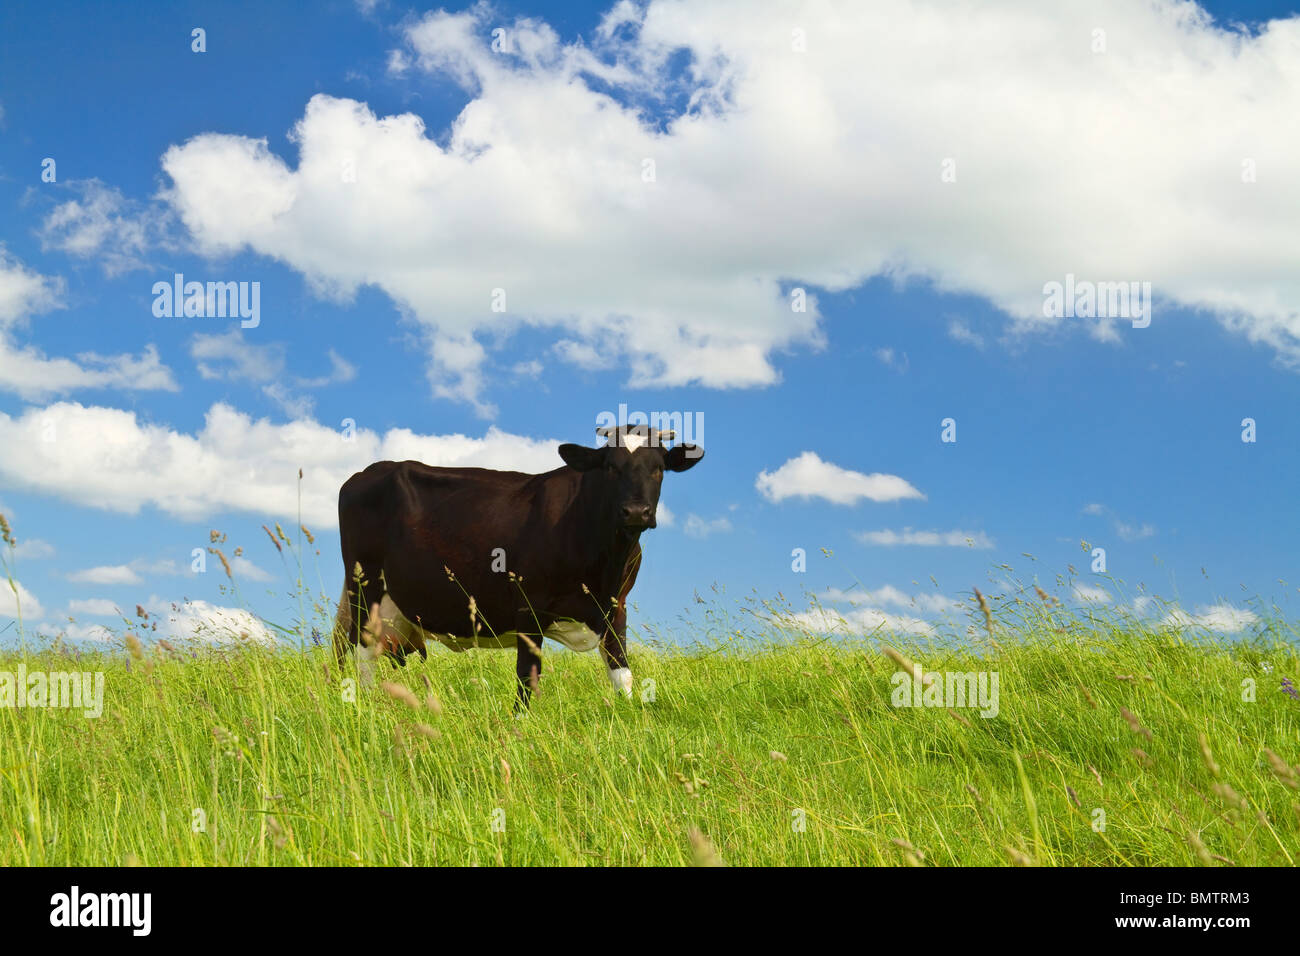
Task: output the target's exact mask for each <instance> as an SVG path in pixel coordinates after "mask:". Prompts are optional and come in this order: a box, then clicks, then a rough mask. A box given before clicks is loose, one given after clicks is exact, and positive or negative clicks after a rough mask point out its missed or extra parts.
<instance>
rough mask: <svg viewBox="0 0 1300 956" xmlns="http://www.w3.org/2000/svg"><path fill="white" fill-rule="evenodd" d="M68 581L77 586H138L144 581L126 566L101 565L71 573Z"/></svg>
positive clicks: (132, 569)
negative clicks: (73, 582) (75, 583)
mask: <svg viewBox="0 0 1300 956" xmlns="http://www.w3.org/2000/svg"><path fill="white" fill-rule="evenodd" d="M68 580H69V581H75V582H77V583H78V584H139V583H140V582H141V581H142V580H144V579H143V578H141V577H140V575H138V574H136V572H135V569H134V568H131V567H129V566H128V565H125V564H101V565H99V566H98V567H94V568H84V569H82V570H81V571H73V572H72V573H70V574H69V575H68Z"/></svg>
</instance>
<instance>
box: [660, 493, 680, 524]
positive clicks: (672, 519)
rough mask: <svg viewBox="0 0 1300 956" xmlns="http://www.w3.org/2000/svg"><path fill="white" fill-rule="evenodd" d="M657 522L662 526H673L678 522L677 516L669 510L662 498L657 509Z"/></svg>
mask: <svg viewBox="0 0 1300 956" xmlns="http://www.w3.org/2000/svg"><path fill="white" fill-rule="evenodd" d="M655 522H656V523H657V524H658V525H659V527H661V528H671V527H672V526H673V525H674V524H676V523H677V516H676V515H675V514H673V513H672V512H671V511H669V510H668V506H667V505H666V504H664V502H663V499H662V498H660V499H659V507H658V509H656V511H655Z"/></svg>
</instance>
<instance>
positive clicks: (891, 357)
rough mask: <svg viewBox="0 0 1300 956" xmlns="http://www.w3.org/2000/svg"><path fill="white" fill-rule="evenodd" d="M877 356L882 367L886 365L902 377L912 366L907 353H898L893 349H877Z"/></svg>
mask: <svg viewBox="0 0 1300 956" xmlns="http://www.w3.org/2000/svg"><path fill="white" fill-rule="evenodd" d="M875 356H876V358H877V359H878V360H879V361H880V364H881V365H884V366H885V367H886V368H892V369H893V370H894V371H896V372H898V373H899V374H900V375H901V374H902V373H903V372H906V371H907V370H908V368H909V367H910V366H911V364H912V363H911V362H910V361H909V360H908V358H907V353H906V352H897V351H895V350H894V349H892V348H879V349H876V351H875Z"/></svg>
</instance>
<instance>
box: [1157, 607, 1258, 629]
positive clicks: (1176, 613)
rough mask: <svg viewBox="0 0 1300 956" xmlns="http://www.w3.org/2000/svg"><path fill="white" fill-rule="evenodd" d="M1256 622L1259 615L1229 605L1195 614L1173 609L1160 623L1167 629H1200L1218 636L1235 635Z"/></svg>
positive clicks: (1209, 608) (1200, 609)
mask: <svg viewBox="0 0 1300 956" xmlns="http://www.w3.org/2000/svg"><path fill="white" fill-rule="evenodd" d="M1258 621H1259V615H1258V614H1256V613H1255V612H1254V611H1249V610H1246V609H1245V608H1236V607H1233V606H1232V605H1230V604H1214V605H1211V606H1209V607H1198V608H1197V609H1196V613H1195V614H1188V613H1187V612H1186V611H1184V610H1182V609H1181V608H1178V609H1175V610H1173V611H1171V612H1170V613H1169V614H1168V615H1166V616H1165V618H1164V620H1163V621H1161V623H1162V624H1164V625H1166V626H1169V627H1179V628H1200V629H1203V630H1207V631H1215V632H1217V633H1220V634H1235V633H1237V632H1238V631H1244V630H1245V629H1246V628H1248V627H1250V626H1251V625H1252V624H1255V623H1257V622H1258Z"/></svg>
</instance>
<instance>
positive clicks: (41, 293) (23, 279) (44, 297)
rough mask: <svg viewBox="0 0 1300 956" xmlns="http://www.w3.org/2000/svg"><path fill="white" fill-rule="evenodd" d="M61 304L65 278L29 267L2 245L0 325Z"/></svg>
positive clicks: (0, 256)
mask: <svg viewBox="0 0 1300 956" xmlns="http://www.w3.org/2000/svg"><path fill="white" fill-rule="evenodd" d="M62 304H63V282H62V280H60V279H56V278H53V277H51V276H44V275H41V274H40V273H39V272H34V271H32V270H31V269H28V268H27V267H26V266H25V265H23V264H22V263H21V262H19V261H18V260H17V259H15V258H14V257H13V256H11V255H10V254H9V253H8V251H7V250H6V249H5V247H4V246H3V245H0V329H5V328H8V327H9V326H10V325H13V324H14V323H15V322H17V321H18V320H20V319H25V318H26V317H27V316H29V315H34V314H37V313H40V312H48V311H50V310H51V309H57V308H61V307H62Z"/></svg>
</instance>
